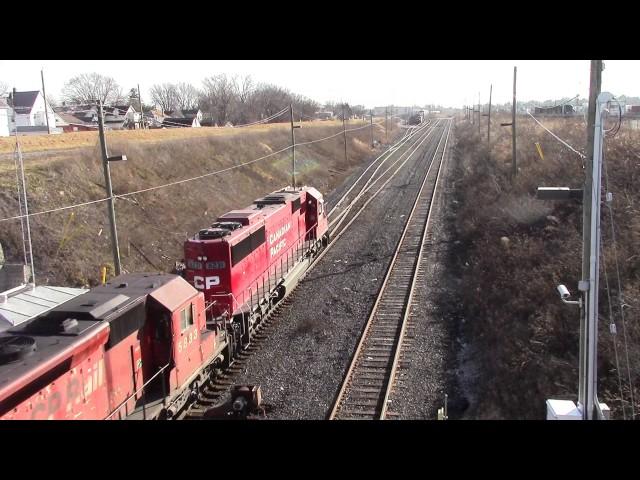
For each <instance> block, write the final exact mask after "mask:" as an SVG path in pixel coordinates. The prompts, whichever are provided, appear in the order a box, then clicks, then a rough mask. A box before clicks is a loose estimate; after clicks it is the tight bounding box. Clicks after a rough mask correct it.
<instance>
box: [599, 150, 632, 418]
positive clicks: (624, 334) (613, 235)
mask: <svg viewBox="0 0 640 480" xmlns="http://www.w3.org/2000/svg"><path fill="white" fill-rule="evenodd" d="M602 165H603V170H604V180H605V189H606V193H607V202H606V205H607V207H608V210H609V220H610V223H611V243H612V246H613V258H614V263H615V266H616V276H617V281H618V300H619V303H620V319H621V320H622V337H623V339H624V351H625V357H626V364H627V377H628V381H629V393H630V398H631V415H632V417H631V418H632V419H634V420H635V415H636V413H635V405H634V404H635V401H634V395H633V383H632V382H631V369H630V366H629V348H628V345H627V325H626V321H625V317H624V307H625V304H624V300H623V298H624V297H623V293H622V280H621V276H620V264H619V262H618V248H617V243H616V233H615V221H614V219H613V207H612V205H611V204H612V201H609V195H610V194H611V192H610V190H609V174H608V169H607V163H606V156H605V152H604V149H603V152H602Z"/></svg>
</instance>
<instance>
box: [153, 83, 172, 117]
mask: <svg viewBox="0 0 640 480" xmlns="http://www.w3.org/2000/svg"><path fill="white" fill-rule="evenodd" d="M151 100H152V101H153V103H155V104H156V105H157V106H158V107H160V108H161V109H162V111H163V112H170V111H172V110H175V109H176V108H177V104H178V92H177V90H176V86H175V85H173V84H171V83H163V84H162V85H154V86H153V87H151Z"/></svg>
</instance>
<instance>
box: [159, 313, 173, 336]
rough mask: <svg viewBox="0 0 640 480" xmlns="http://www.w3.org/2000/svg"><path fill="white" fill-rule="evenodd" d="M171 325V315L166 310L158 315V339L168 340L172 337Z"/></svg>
mask: <svg viewBox="0 0 640 480" xmlns="http://www.w3.org/2000/svg"><path fill="white" fill-rule="evenodd" d="M169 325H171V316H170V315H169V314H168V313H166V312H162V313H161V314H160V315H159V316H158V321H157V323H156V340H167V339H169V338H171V330H170V327H169Z"/></svg>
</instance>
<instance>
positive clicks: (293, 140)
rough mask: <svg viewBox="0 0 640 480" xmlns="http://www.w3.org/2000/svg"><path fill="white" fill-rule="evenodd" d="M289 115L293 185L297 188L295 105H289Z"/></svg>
mask: <svg viewBox="0 0 640 480" xmlns="http://www.w3.org/2000/svg"><path fill="white" fill-rule="evenodd" d="M289 113H290V114H291V183H292V184H293V188H294V190H295V188H296V135H295V133H294V129H293V104H292V103H290V104H289Z"/></svg>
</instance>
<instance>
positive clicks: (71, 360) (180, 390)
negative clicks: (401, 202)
mask: <svg viewBox="0 0 640 480" xmlns="http://www.w3.org/2000/svg"><path fill="white" fill-rule="evenodd" d="M328 241H329V235H328V225H327V212H326V209H325V205H324V200H323V197H322V195H321V194H320V193H319V192H318V191H317V190H316V189H314V188H310V187H303V188H299V189H292V188H285V189H283V190H280V191H278V192H274V193H272V194H270V195H268V196H266V197H264V198H261V199H258V200H256V201H255V202H254V203H253V204H252V205H250V206H249V207H247V208H245V209H242V210H234V211H231V212H229V213H227V214H225V215H222V216H221V217H219V218H218V219H217V220H216V222H215V223H214V224H213V225H212V226H211V227H210V228H206V229H202V230H200V231H199V232H198V233H197V234H196V235H195V236H194V238H192V239H190V240H187V241H186V243H185V246H184V247H185V265H184V267H185V268H184V270H183V271H182V276H183V277H184V278H182V277H181V276H180V275H173V274H166V273H155V274H154V273H135V274H125V275H120V276H118V277H115V278H113V279H111V281H109V282H107V283H106V284H105V285H100V286H98V287H95V288H93V289H91V290H90V291H89V292H87V293H85V294H82V295H80V296H78V297H76V298H74V299H72V300H70V301H68V302H66V303H64V304H62V305H59V306H58V307H56V308H54V309H52V310H50V311H48V312H46V313H44V314H42V315H40V316H38V317H36V318H34V319H32V320H30V321H28V322H26V323H24V324H22V325H20V326H18V327H15V328H12V329H10V330H7V331H5V332H3V333H2V334H0V419H143V418H145V419H146V418H172V417H175V415H176V414H177V413H178V412H179V411H180V410H181V409H182V408H184V407H185V406H186V405H187V404H188V403H189V401H190V400H191V399H193V398H194V396H197V395H198V392H199V388H200V386H201V385H202V383H203V382H204V381H206V380H207V379H208V378H209V377H210V376H213V375H215V374H216V371H217V369H218V368H220V367H224V366H227V365H230V364H231V363H232V362H233V359H234V357H235V356H236V355H237V352H238V351H239V350H240V349H242V348H244V347H246V346H247V345H248V344H249V343H250V341H251V338H252V333H253V332H254V330H255V328H256V326H257V325H258V324H259V323H260V322H261V320H262V319H263V318H264V316H265V315H266V314H268V313H269V311H270V309H272V308H273V307H274V306H275V305H276V304H277V302H279V301H280V300H281V299H282V298H283V297H284V296H285V295H286V293H287V291H288V290H290V289H291V288H292V287H293V286H294V285H295V283H296V282H297V281H298V279H299V278H300V276H301V274H302V273H303V272H304V271H305V270H306V268H308V266H309V265H310V263H311V262H312V260H313V258H314V257H315V256H316V255H317V253H318V252H319V251H320V250H321V249H322V247H323V246H326V244H327V243H328Z"/></svg>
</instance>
